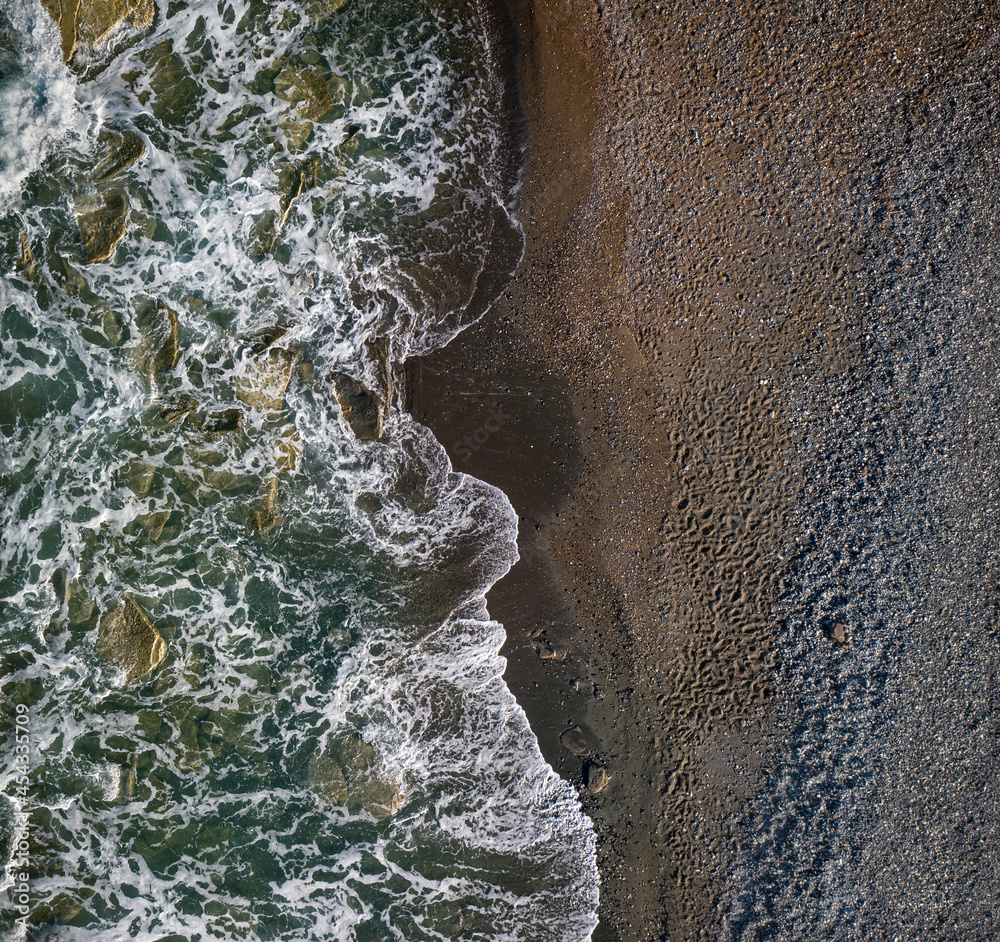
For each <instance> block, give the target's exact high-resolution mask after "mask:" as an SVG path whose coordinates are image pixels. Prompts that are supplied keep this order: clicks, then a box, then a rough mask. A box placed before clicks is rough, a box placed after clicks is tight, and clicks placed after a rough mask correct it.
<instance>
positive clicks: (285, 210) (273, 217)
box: [249, 164, 315, 333]
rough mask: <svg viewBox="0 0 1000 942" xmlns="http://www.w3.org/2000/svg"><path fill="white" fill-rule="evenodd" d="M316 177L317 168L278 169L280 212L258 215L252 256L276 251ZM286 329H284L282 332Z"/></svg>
mask: <svg viewBox="0 0 1000 942" xmlns="http://www.w3.org/2000/svg"><path fill="white" fill-rule="evenodd" d="M314 178H315V170H313V171H312V172H311V175H310V173H307V172H306V171H305V170H302V169H301V168H299V167H293V166H291V165H287V164H286V165H285V166H283V167H281V168H279V170H278V181H279V186H280V188H281V200H280V203H279V206H280V209H279V211H278V212H274V210H268V211H267V212H265V213H261V214H260V215H259V216H257V217H256V218H255V220H254V222H253V225H252V227H251V229H250V248H249V252H250V257H251V258H254V259H262V258H264V256H266V255H270V254H271V252H273V251H274V245H275V242H276V241H277V239H278V236H279V235H281V230H282V229H284V228H285V223H286V222H288V217H289V215H290V214H291V211H292V206H293V205H294V204H295V201H296V200H297V199H298V198H299V197H300V196H301V195H302V194H303V193H304V192H305V190H306V188H307V187H308V186H310V185H311V181H313V180H314ZM284 332H285V331H284V330H283V329H282V333H284Z"/></svg>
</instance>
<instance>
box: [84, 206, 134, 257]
mask: <svg viewBox="0 0 1000 942" xmlns="http://www.w3.org/2000/svg"><path fill="white" fill-rule="evenodd" d="M127 221H128V200H127V199H126V198H125V194H124V193H123V192H121V191H120V190H108V191H107V192H106V193H102V194H100V195H99V196H97V197H94V198H93V199H91V200H87V201H85V202H83V203H81V204H80V205H79V207H78V212H77V216H76V224H77V227H78V228H79V230H80V237H81V238H82V239H83V257H84V258H85V259H86V261H88V262H91V263H93V262H106V261H107V260H108V259H109V258H111V254H112V253H113V252H114V250H115V246H117V245H118V243H119V242H120V241H121V240H122V237H123V236H124V235H125V225H126V222H127Z"/></svg>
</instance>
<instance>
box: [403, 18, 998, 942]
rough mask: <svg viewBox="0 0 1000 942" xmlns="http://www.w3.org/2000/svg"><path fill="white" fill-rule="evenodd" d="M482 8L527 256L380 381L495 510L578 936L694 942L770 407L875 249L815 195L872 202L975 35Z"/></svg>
mask: <svg viewBox="0 0 1000 942" xmlns="http://www.w3.org/2000/svg"><path fill="white" fill-rule="evenodd" d="M512 3H513V6H512V8H511V17H512V20H513V22H514V25H515V27H516V31H517V35H518V37H519V39H520V44H521V45H520V50H519V56H518V72H517V74H518V80H519V88H520V92H521V96H522V101H523V105H524V108H525V112H526V115H527V119H528V124H529V127H530V133H531V157H530V161H529V164H528V167H527V171H526V176H525V183H524V193H523V209H522V220H523V222H524V226H525V231H526V236H527V251H526V255H525V258H524V260H523V262H522V264H521V267H520V269H519V270H518V272H517V274H516V276H515V278H514V280H513V283H512V284H511V285H510V287H509V289H508V290H507V291H506V292H505V293H504V295H503V297H502V298H501V299H500V301H499V302H498V303H497V304H496V305H495V306H494V307H493V308H492V309H491V310H490V312H489V313H488V314H487V315H486V316H485V317H484V318H483V320H482V321H481V322H480V323H478V324H476V325H475V326H474V327H472V328H470V329H468V330H467V331H466V332H465V333H463V334H462V335H460V336H459V337H458V338H457V339H456V340H455V341H454V342H453V343H452V344H451V345H450V346H449V347H448V348H446V349H445V350H442V351H439V352H437V353H435V354H433V355H431V356H429V357H426V358H424V359H423V360H421V361H419V362H415V363H413V364H411V365H410V371H409V378H410V384H409V396H410V400H411V407H412V411H413V413H414V415H415V416H416V417H417V418H418V419H420V420H421V421H423V422H425V423H427V424H428V425H429V426H430V427H431V428H432V429H433V430H434V432H435V434H436V435H437V437H438V438H439V439H440V440H441V441H442V442H443V444H444V445H445V446H446V447H447V448H448V450H449V453H450V454H451V456H452V460H453V463H454V465H455V467H456V469H458V470H461V471H467V472H469V473H471V474H474V475H476V476H477V477H480V478H483V479H484V480H486V481H489V482H491V483H493V484H496V485H497V486H499V487H501V488H502V489H503V490H504V491H505V492H506V493H507V495H508V496H509V497H510V499H511V502H512V503H513V505H514V507H515V509H516V511H517V512H518V514H519V519H520V537H519V550H520V553H521V561H520V562H519V563H518V565H517V566H516V567H515V568H514V570H513V571H512V572H511V573H510V574H509V575H508V576H507V578H505V579H504V580H502V581H501V582H500V583H499V584H498V585H497V586H495V587H494V589H493V590H492V591H491V593H490V596H489V608H490V612H491V614H492V615H493V616H494V617H496V618H497V619H499V620H500V621H502V622H503V623H504V625H505V627H506V629H507V633H508V644H507V647H506V649H505V652H504V653H505V654H506V656H507V657H508V684H509V686H510V687H511V689H512V691H513V692H514V694H515V695H516V697H517V699H518V701H519V702H520V703H521V704H522V706H523V707H524V709H525V711H526V713H527V715H528V718H529V720H530V722H531V725H532V728H533V729H534V730H535V732H536V734H537V735H538V738H539V742H540V744H541V748H542V751H543V753H544V754H545V756H546V758H547V759H548V760H549V761H550V762H551V763H552V764H553V766H554V767H555V768H556V769H557V770H559V772H560V773H561V774H562V775H564V776H565V777H566V778H568V779H569V780H571V781H573V782H576V783H578V785H579V787H580V791H581V796H582V799H583V803H584V807H585V809H586V810H587V812H588V813H589V814H591V815H592V817H593V819H594V821H595V825H596V828H597V832H598V839H599V865H600V868H601V874H602V890H601V909H600V918H601V925H600V927H599V928H598V930H597V932H596V933H595V936H594V938H595V939H598V940H614V939H617V940H623V942H624V940H637V942H638V940H643V942H644V940H654V939H663V938H671V939H689V938H690V939H698V938H714V937H716V935H717V922H716V920H717V919H718V914H717V912H716V906H715V900H716V895H717V893H718V892H719V891H720V889H721V886H722V883H723V881H724V880H725V878H726V874H727V860H728V858H729V854H730V853H731V851H732V849H733V848H735V847H736V846H737V845H738V843H739V842H740V841H741V840H743V839H744V838H743V837H742V836H741V835H740V834H738V833H733V832H732V831H731V828H730V825H729V824H728V821H729V818H730V815H731V814H733V813H734V812H736V811H738V810H739V808H740V807H741V806H742V805H743V804H744V803H745V801H746V799H747V798H748V797H749V796H750V795H752V794H753V793H754V792H755V790H757V789H758V788H759V787H760V785H761V783H762V775H761V773H762V770H764V769H766V766H767V759H768V753H769V747H768V741H769V740H768V733H769V728H770V725H771V719H772V717H773V716H774V714H775V711H776V710H777V709H778V707H779V705H778V704H776V703H775V702H774V693H773V690H772V688H771V665H772V663H773V659H774V657H775V654H776V652H775V651H774V650H773V639H774V637H775V636H776V632H777V616H776V614H775V592H776V588H775V587H776V579H777V577H778V575H779V574H780V572H781V569H782V565H783V563H784V560H785V555H786V553H787V549H786V547H787V546H788V542H789V534H788V532H787V523H786V521H787V519H788V513H789V509H790V507H792V505H793V502H794V501H795V499H796V495H797V493H798V492H799V486H800V481H799V479H798V473H797V470H796V467H797V466H796V461H795V454H796V408H797V405H796V402H795V399H794V396H792V395H791V394H790V392H789V391H790V390H792V389H794V388H795V384H796V383H798V382H802V381H808V382H811V383H817V384H818V383H821V382H822V381H823V379H824V377H837V376H841V375H847V374H849V373H850V372H851V371H852V370H856V369H857V368H858V363H860V362H861V360H862V356H861V354H862V352H863V346H864V339H863V329H864V318H863V310H864V306H865V301H866V297H865V283H866V282H865V274H866V264H867V263H866V258H867V257H869V256H870V255H871V254H872V253H873V252H874V251H875V246H876V245H877V244H879V243H880V240H881V241H884V240H885V239H887V238H889V230H888V229H886V228H885V226H884V225H883V226H882V227H881V228H879V227H878V220H879V214H878V211H876V212H875V213H874V214H870V219H869V222H870V221H871V220H874V223H873V224H872V225H870V226H868V228H865V227H863V226H860V225H859V224H858V222H857V215H856V207H857V202H858V201H857V199H856V198H855V199H854V202H853V203H851V202H850V201H848V200H847V199H845V194H848V193H850V192H852V188H854V189H856V188H857V186H858V185H859V184H862V183H863V184H864V185H865V186H867V187H869V188H870V189H871V190H872V191H873V192H874V194H875V195H874V197H873V198H874V199H875V200H876V201H878V200H879V199H880V198H881V197H880V196H879V193H880V192H888V189H889V187H890V183H891V177H892V173H893V170H892V163H891V161H883V163H882V165H878V163H877V162H875V163H873V160H872V157H871V154H872V152H873V151H878V150H879V148H880V147H882V146H883V141H882V140H881V137H880V134H881V128H882V127H884V126H887V125H888V123H889V120H888V118H887V117H886V116H891V118H892V123H893V126H894V127H897V128H898V126H899V125H900V123H901V122H902V123H903V124H905V123H906V122H908V121H912V122H914V123H920V122H923V121H925V120H927V118H928V115H927V94H926V92H927V90H928V89H929V88H932V87H940V85H941V84H942V83H944V82H946V81H947V79H948V76H949V75H950V74H951V73H952V71H953V70H954V68H955V66H956V63H959V62H961V61H962V60H963V59H964V57H965V56H967V55H968V54H969V53H970V52H971V51H972V50H974V49H975V48H976V45H977V43H978V42H979V41H980V40H981V39H982V37H984V36H985V35H986V34H987V33H988V31H989V29H990V28H991V27H992V25H993V24H994V22H995V18H996V10H995V6H994V5H992V4H989V5H984V4H973V3H958V4H948V5H944V4H931V3H919V2H911V3H892V4H890V3H884V4H871V3H857V4H854V3H835V4H834V3H812V4H804V3H802V4H793V3H780V2H772V3H765V4H744V3H722V2H718V3H707V4H696V3H693V2H691V3H688V2H675V3H662V4H649V3H641V2H633V0H599V2H594V0H537V2H533V3H532V2H530V0H512ZM880 174H884V178H883V177H881V176H879V175H880ZM880 188H881V190H880ZM855 196H856V194H855ZM852 207H853V208H852ZM882 209H884V211H885V212H886V213H888V214H890V215H891V212H892V207H891V205H886V206H885V207H882ZM876 210H878V207H876ZM859 312H861V313H859ZM577 728H578V729H577ZM594 764H599V765H600V766H601V767H603V768H605V769H606V771H607V773H608V775H609V776H610V780H609V782H608V784H607V786H606V787H605V788H603V789H602V790H601V791H600V792H599V793H597V794H593V793H592V792H591V791H590V790H588V788H587V787H586V785H585V782H586V781H587V780H588V777H592V775H593V772H592V771H588V770H591V769H592V767H593V765H594Z"/></svg>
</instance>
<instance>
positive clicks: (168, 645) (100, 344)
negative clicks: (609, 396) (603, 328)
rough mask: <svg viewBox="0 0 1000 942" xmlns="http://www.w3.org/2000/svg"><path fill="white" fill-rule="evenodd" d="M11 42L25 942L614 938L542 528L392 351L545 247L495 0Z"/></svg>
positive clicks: (1, 61)
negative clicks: (523, 687)
mask: <svg viewBox="0 0 1000 942" xmlns="http://www.w3.org/2000/svg"><path fill="white" fill-rule="evenodd" d="M0 27H2V29H0V33H2V35H0V214H2V216H0V250H2V252H3V277H2V280H0V435H2V437H3V445H2V451H0V490H2V500H0V527H2V534H3V535H2V542H0V658H2V660H0V692H2V700H0V739H2V741H3V745H2V746H0V757H2V758H3V764H2V765H0V867H2V870H0V899H2V900H3V902H2V903H0V938H2V939H3V940H5V942H7V940H20V939H36V938H38V939H40V938H46V939H49V938H51V939H74V940H76V939H85V938H88V939H89V938H93V939H101V940H102V942H105V940H108V942H110V940H114V939H141V940H153V939H156V940H168V939H170V940H174V939H177V940H180V939H184V940H192V942H193V940H198V939H204V940H207V939H227V940H228V939H234V938H250V939H253V938H259V939H274V940H278V939H281V940H306V939H310V940H311V939H337V940H382V939H387V940H388V939H400V940H404V939H405V940H425V939H426V940H430V939H448V940H489V942H501V940H515V939H518V940H545V942H558V940H567V942H568V940H581V939H586V938H589V936H590V933H591V931H592V929H593V927H594V925H595V921H596V920H595V915H594V914H595V909H596V903H597V872H596V865H595V844H594V835H593V830H592V827H591V824H590V822H589V820H588V819H587V818H586V817H585V816H584V815H583V814H582V812H581V810H580V807H579V804H578V802H577V800H576V798H575V796H574V794H573V792H572V789H571V787H570V786H569V785H568V784H567V783H565V782H563V781H562V780H561V779H559V777H558V776H557V775H556V774H555V773H554V772H553V771H552V769H551V768H550V767H549V766H548V765H547V764H546V763H545V762H544V760H543V759H542V757H541V755H540V753H539V750H538V746H537V743H536V741H535V738H534V736H533V734H532V732H531V730H530V728H529V727H528V724H527V721H526V719H525V717H524V714H523V712H522V711H521V709H520V708H519V707H518V705H517V704H516V702H515V701H514V698H513V697H512V695H511V694H510V692H509V691H508V690H507V688H506V686H505V684H504V681H503V677H502V673H503V669H504V661H503V659H502V658H501V657H500V656H499V653H498V652H499V649H500V647H501V645H502V643H503V639H504V632H503V628H502V626H501V625H499V624H497V623H496V622H494V621H492V620H491V619H490V618H489V615H488V613H487V611H486V606H485V602H484V593H485V591H486V590H487V589H488V587H489V586H490V585H492V584H493V583H494V582H495V581H496V580H497V579H499V578H501V577H502V576H503V574H504V573H505V572H506V571H507V570H508V569H509V567H510V566H511V565H512V564H513V562H514V561H515V559H516V555H517V552H516V542H515V541H516V518H515V516H514V514H513V512H512V509H511V507H510V504H509V503H508V501H507V499H506V498H505V497H504V495H503V494H502V493H501V492H499V491H498V490H496V489H495V488H492V487H490V486H487V485H486V484H484V483H482V482H480V481H478V480H475V479H473V478H470V477H468V476H466V475H462V474H458V473H456V472H455V471H454V470H453V469H452V468H451V466H450V464H449V461H448V459H447V456H446V455H445V453H444V450H443V449H442V447H441V446H440V444H439V443H438V442H437V441H436V440H435V439H434V438H433V436H432V435H431V434H430V432H429V431H428V430H427V429H425V428H423V427H421V426H420V425H419V424H417V423H416V422H415V421H414V420H413V419H412V418H410V416H409V415H408V414H407V413H406V412H405V411H404V410H403V409H402V408H401V402H402V396H403V393H402V391H401V390H399V389H398V388H396V389H390V382H389V375H388V374H387V372H386V370H385V369H384V362H385V360H386V359H388V360H389V361H391V362H392V363H394V364H400V363H402V362H403V361H404V360H405V359H406V358H407V357H409V356H412V355H415V354H418V353H420V352H422V351H426V350H429V349H432V348H434V347H435V346H438V345H441V344H443V343H446V342H447V340H448V339H449V338H451V337H452V336H454V334H455V333H456V332H457V331H459V330H460V329H461V328H462V327H463V326H464V325H465V324H466V323H467V322H468V321H469V320H470V318H472V317H474V316H475V314H476V313H478V310H479V309H481V306H482V302H483V299H484V294H485V295H488V294H489V290H490V285H492V284H495V283H496V284H499V283H500V282H501V281H502V276H503V273H504V271H505V270H506V269H504V268H503V265H501V266H500V267H501V270H500V271H499V273H498V272H497V271H493V270H491V266H493V267H494V268H495V267H496V263H495V261H494V259H495V257H496V253H495V252H494V251H492V250H491V246H492V247H495V246H496V245H497V244H498V243H502V244H504V245H505V246H506V247H507V248H506V250H505V251H506V256H507V257H508V258H509V257H512V256H511V249H510V247H511V246H512V245H513V246H514V247H515V249H516V247H517V246H518V245H519V244H520V243H519V239H520V234H519V229H518V227H517V224H516V221H515V220H514V219H513V217H512V206H513V205H514V202H515V197H516V189H515V188H516V178H517V167H516V164H517V160H518V154H517V152H516V148H514V149H512V148H511V144H510V135H509V134H508V133H507V130H506V126H505V122H506V120H507V116H506V114H505V105H504V100H503V91H504V89H503V82H502V76H501V75H500V73H499V66H498V56H497V52H496V48H495V46H494V41H493V39H492V37H493V35H494V27H493V26H492V25H491V20H490V15H489V11H488V10H486V9H485V8H481V7H479V6H477V5H476V3H475V2H473V0H468V2H466V0H463V2H455V0H433V2H430V3H427V2H419V3H418V2H415V0H388V2H380V0H348V2H347V3H346V4H342V3H339V2H336V0H294V2H290V0H285V2H277V3H264V2H257V0H253V2H240V0H237V2H233V3H230V2H226V0H222V2H220V3H198V2H191V3H181V2H159V3H158V4H157V7H156V11H155V18H154V20H153V23H152V25H151V26H150V27H148V28H146V29H144V30H142V31H141V32H140V33H139V34H138V35H128V34H127V31H125V32H123V31H119V32H118V33H117V34H115V35H112V37H111V38H110V39H109V40H108V41H107V42H106V43H105V44H104V45H103V46H100V47H98V48H97V49H96V50H93V51H89V50H88V49H86V48H83V47H81V48H80V49H78V51H77V57H76V59H74V68H73V69H72V70H71V69H69V68H67V67H66V66H65V65H64V64H63V60H62V55H61V52H60V49H59V39H60V37H59V30H58V28H57V27H56V25H55V24H54V23H53V22H52V20H51V18H50V17H49V16H48V14H47V13H45V12H44V11H43V9H42V8H41V7H40V6H39V5H38V4H37V2H36V0H2V2H0ZM140 153H141V154H142V156H140V157H138V159H135V160H133V158H135V157H136V156H137V154H140ZM105 210H106V211H107V217H108V220H109V225H110V226H111V228H112V229H113V228H114V226H115V225H117V224H118V223H117V221H116V220H118V219H120V218H121V216H122V215H123V214H124V217H125V233H124V237H123V238H121V240H120V241H119V242H118V243H117V245H116V246H115V247H114V248H113V250H112V251H111V254H110V256H109V257H108V258H107V259H106V260H103V261H96V260H95V261H91V262H88V261H86V253H87V252H88V251H89V252H90V254H91V257H94V256H100V255H101V254H103V253H101V252H100V251H97V250H96V249H95V248H94V245H95V244H96V243H95V242H93V241H87V242H85V241H84V236H83V233H84V232H85V231H86V230H87V225H88V221H92V220H93V219H94V218H95V217H94V216H93V215H90V216H88V215H87V214H88V213H91V214H92V213H94V212H97V213H98V215H100V213H101V212H104V211H105ZM97 241H100V238H99V236H98V237H97ZM112 241H113V240H112ZM513 255H514V256H516V251H515V252H514V253H513ZM508 267H509V266H508ZM168 310H169V311H170V312H172V315H171V314H169V313H167V311H168ZM174 317H175V318H176V320H175V321H173V320H172V319H173V318H174ZM172 322H173V323H175V324H176V337H175V338H174V337H172V336H171V326H172ZM174 343H175V346H176V350H173V349H172V347H171V345H172V344H174ZM269 345H270V346H269ZM265 348H266V349H265ZM272 367H273V368H274V369H275V370H277V372H278V373H280V374H281V375H280V376H279V377H277V378H275V376H274V375H272V373H269V372H268V370H270V369H271V368H272ZM286 367H287V368H286ZM338 375H339V376H350V377H353V378H355V379H356V380H359V381H361V382H363V383H364V384H365V385H366V386H367V387H369V388H371V389H373V390H375V391H376V392H377V393H378V394H379V395H380V396H382V397H383V398H385V399H388V400H389V401H390V403H391V405H390V408H389V409H388V413H387V415H386V418H385V425H384V431H383V433H382V435H381V437H380V438H379V439H378V440H364V439H362V438H359V437H358V436H357V435H356V434H355V433H354V431H353V430H352V428H351V426H350V423H349V422H348V419H347V417H345V415H344V413H343V411H342V409H341V407H340V405H339V404H338V402H337V401H336V398H335V396H334V388H335V382H334V379H333V377H335V376H338ZM286 381H287V384H288V385H287V389H284V390H283V389H282V387H283V384H284V383H285V382H286ZM395 385H396V386H397V387H398V383H397V384H395ZM126 604H127V605H131V606H135V607H136V608H137V609H138V610H139V611H141V613H143V615H144V616H145V618H147V619H148V623H149V625H151V626H152V628H153V629H155V631H156V632H158V633H159V635H160V636H161V637H162V638H163V640H164V642H165V650H166V653H165V657H163V659H162V661H160V662H159V663H158V664H157V665H156V666H155V667H154V668H153V670H151V671H149V672H147V673H144V674H141V672H137V671H131V672H129V671H128V670H127V668H128V666H129V665H128V663H127V661H125V660H123V659H122V658H121V657H120V656H119V655H116V654H115V647H114V645H113V644H112V645H111V646H110V647H109V644H108V639H107V634H108V631H109V625H110V626H113V625H114V624H115V618H114V613H115V612H120V611H122V606H123V605H126ZM132 610H134V609H132ZM143 631H146V629H143ZM139 633H140V634H142V631H140V632H139ZM147 641H148V639H147ZM147 646H148V645H147ZM137 673H139V674H141V675H137ZM22 742H27V743H28V745H29V749H30V751H29V752H28V753H27V757H28V758H27V762H26V764H25V765H23V766H22V765H21V764H19V761H20V760H19V756H20V755H21V754H22V753H20V752H18V747H19V745H20V743H22ZM22 772H24V773H26V777H22V775H21V773H22ZM24 878H26V881H25V879H24ZM24 882H27V884H28V889H27V892H26V893H25V892H23V884H24ZM25 897H27V899H25Z"/></svg>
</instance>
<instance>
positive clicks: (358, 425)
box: [333, 373, 386, 441]
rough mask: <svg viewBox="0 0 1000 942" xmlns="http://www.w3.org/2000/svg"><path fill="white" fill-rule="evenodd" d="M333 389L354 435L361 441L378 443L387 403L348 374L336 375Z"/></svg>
mask: <svg viewBox="0 0 1000 942" xmlns="http://www.w3.org/2000/svg"><path fill="white" fill-rule="evenodd" d="M333 388H334V393H335V395H336V397H337V402H338V403H339V404H340V409H341V411H342V412H343V413H344V418H345V419H347V424H348V425H350V427H351V431H352V432H354V435H355V436H356V437H357V438H358V439H359V440H360V441H376V440H377V439H379V438H381V437H382V429H383V425H384V423H385V413H386V406H385V403H384V402H383V401H382V400H381V399H380V398H379V397H378V396H377V395H376V394H375V393H373V392H372V391H371V390H370V389H369V388H368V387H367V386H365V384H364V383H362V382H361V381H360V380H357V379H355V378H354V377H353V376H348V375H347V374H346V373H336V374H335V375H334V377H333Z"/></svg>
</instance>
